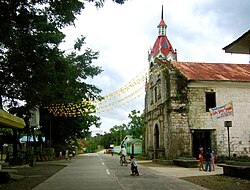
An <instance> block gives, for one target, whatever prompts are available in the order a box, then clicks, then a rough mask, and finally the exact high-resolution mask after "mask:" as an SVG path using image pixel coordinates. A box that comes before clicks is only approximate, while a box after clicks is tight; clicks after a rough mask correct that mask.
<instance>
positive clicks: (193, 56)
mask: <svg viewBox="0 0 250 190" xmlns="http://www.w3.org/2000/svg"><path fill="white" fill-rule="evenodd" d="M162 5H163V7H164V14H163V19H164V21H165V23H166V24H167V37H168V39H169V41H170V43H171V44H172V46H173V48H174V49H177V59H178V61H190V62H210V63H241V64H248V63H249V61H250V56H249V55H237V54H228V53H225V51H224V50H222V48H223V47H225V46H227V45H228V44H230V43H231V42H233V41H234V40H236V39H237V38H238V37H240V36H241V35H242V34H244V33H245V32H246V31H248V30H249V29H250V1H249V0H237V1H235V0H226V1H225V0H202V1H201V0H188V1H187V0H128V1H126V2H125V4H123V5H119V4H116V3H113V2H112V1H111V0H106V1H105V4H104V7H103V8H99V9H97V8H96V7H95V6H94V4H93V3H86V4H85V9H84V10H83V11H82V12H81V14H80V15H79V16H77V20H76V21H75V26H72V27H67V28H66V29H64V30H63V32H64V33H65V34H66V38H65V43H63V44H62V49H64V50H67V49H70V48H71V47H73V44H74V41H75V40H76V38H77V37H80V36H81V35H83V36H85V37H86V40H85V42H86V46H87V47H89V48H91V49H92V50H93V51H98V52H99V53H100V55H99V58H98V60H95V61H94V63H93V64H94V65H95V66H100V67H101V68H102V69H103V70H104V71H103V72H102V73H101V74H100V75H98V76H96V77H95V78H93V79H89V80H88V83H91V84H94V85H96V86H98V87H99V88H100V89H102V93H101V95H102V96H105V97H106V98H105V100H106V101H105V102H102V103H99V104H98V106H99V108H100V109H99V111H98V113H97V116H99V117H100V118H101V123H102V124H101V126H100V129H98V131H99V130H101V131H102V132H109V129H110V128H112V127H113V126H115V125H121V124H127V123H128V122H129V118H128V115H129V113H131V110H138V111H140V112H141V113H142V112H143V109H144V96H145V91H144V84H145V77H146V73H147V71H148V66H149V63H148V60H147V58H148V52H149V50H150V48H152V47H153V45H154V42H155V40H156V38H157V36H158V29H157V26H158V24H159V23H160V20H161V9H162ZM90 130H92V131H96V130H97V129H96V128H95V127H91V129H90Z"/></svg>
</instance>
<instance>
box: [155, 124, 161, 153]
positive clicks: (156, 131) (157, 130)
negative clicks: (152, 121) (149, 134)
mask: <svg viewBox="0 0 250 190" xmlns="http://www.w3.org/2000/svg"><path fill="white" fill-rule="evenodd" d="M159 139H160V138H159V127H158V125H157V124H156V125H155V131H154V145H155V149H158V148H159V147H160V142H159Z"/></svg>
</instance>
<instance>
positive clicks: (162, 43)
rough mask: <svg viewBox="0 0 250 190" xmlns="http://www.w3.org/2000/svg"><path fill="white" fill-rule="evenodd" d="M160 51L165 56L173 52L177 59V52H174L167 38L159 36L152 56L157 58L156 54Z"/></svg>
mask: <svg viewBox="0 0 250 190" xmlns="http://www.w3.org/2000/svg"><path fill="white" fill-rule="evenodd" d="M159 51H161V52H162V53H163V55H164V56H167V55H168V54H169V52H170V51H171V52H172V53H173V54H174V55H175V57H176V52H175V51H174V49H173V47H172V45H171V43H170V41H169V40H168V38H167V36H158V38H157V39H156V41H155V44H154V46H153V49H152V50H151V54H152V56H156V54H157V53H158V52H159Z"/></svg>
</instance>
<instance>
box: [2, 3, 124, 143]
mask: <svg viewBox="0 0 250 190" xmlns="http://www.w3.org/2000/svg"><path fill="white" fill-rule="evenodd" d="M90 1H91V0H90ZM84 2H87V1H79V0H70V1H66V0H65V1H61V0H20V1H16V0H2V1H0V23H1V25H0V84H1V85H0V108H1V109H2V107H3V105H2V97H5V98H7V99H8V100H11V102H10V105H9V106H10V108H13V107H16V106H17V104H16V100H22V101H24V102H25V104H26V105H25V106H24V107H23V108H25V109H26V110H24V114H25V113H27V112H28V111H29V109H30V108H32V107H34V106H36V105H40V106H42V107H43V106H45V105H49V104H51V103H70V102H78V101H82V100H83V99H84V100H91V99H94V98H96V97H99V93H100V91H101V90H100V89H99V88H97V87H96V86H93V85H90V84H87V83H86V82H85V80H86V79H87V78H88V77H94V76H96V75H98V74H100V73H101V71H102V70H101V68H99V67H95V66H93V65H92V61H93V60H94V59H97V58H98V52H93V51H92V50H91V49H89V48H86V49H85V51H84V53H82V54H80V53H79V52H80V50H81V48H82V46H83V45H84V40H85V38H84V37H80V38H79V39H77V41H76V44H75V46H74V49H73V50H72V52H70V53H69V54H65V52H63V51H61V50H60V49H59V44H60V43H61V42H62V41H63V39H64V37H65V35H64V34H63V33H62V32H61V29H62V28H64V27H67V26H68V25H73V24H74V20H75V18H76V15H78V14H80V12H81V10H82V9H84ZM91 2H95V4H96V6H98V5H99V6H100V5H103V3H104V0H100V1H98V0H96V1H95V0H93V1H91ZM114 2H117V3H120V4H122V3H123V2H124V1H117V0H116V1H114ZM87 117H91V116H90V115H88V116H86V118H87ZM86 118H85V119H86ZM47 119H48V118H47ZM66 120H67V119H66ZM71 120H72V121H71V122H69V123H68V124H70V123H74V124H76V123H78V122H83V121H81V119H78V118H77V119H76V118H75V119H73V118H71ZM97 120H98V118H97V117H92V122H93V123H97ZM73 121H74V122H73ZM44 123H46V122H44ZM47 123H48V122H47ZM62 123H64V122H62ZM70 125H71V126H72V124H70ZM81 125H82V124H81ZM75 126H79V125H75ZM46 127H47V128H48V125H46ZM86 127H88V125H87V126H86ZM74 130H76V129H74ZM45 131H46V130H45ZM76 131H77V132H79V131H80V128H78V129H77V130H76ZM60 132H62V131H60ZM74 132H75V131H74ZM70 136H71V137H72V136H74V135H73V131H72V134H71V135H70V131H69V134H67V136H66V138H67V137H70Z"/></svg>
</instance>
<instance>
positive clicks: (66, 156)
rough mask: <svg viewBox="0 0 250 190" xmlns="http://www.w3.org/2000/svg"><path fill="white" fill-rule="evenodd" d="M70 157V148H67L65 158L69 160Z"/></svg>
mask: <svg viewBox="0 0 250 190" xmlns="http://www.w3.org/2000/svg"><path fill="white" fill-rule="evenodd" d="M68 159H69V150H66V151H65V160H68Z"/></svg>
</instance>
